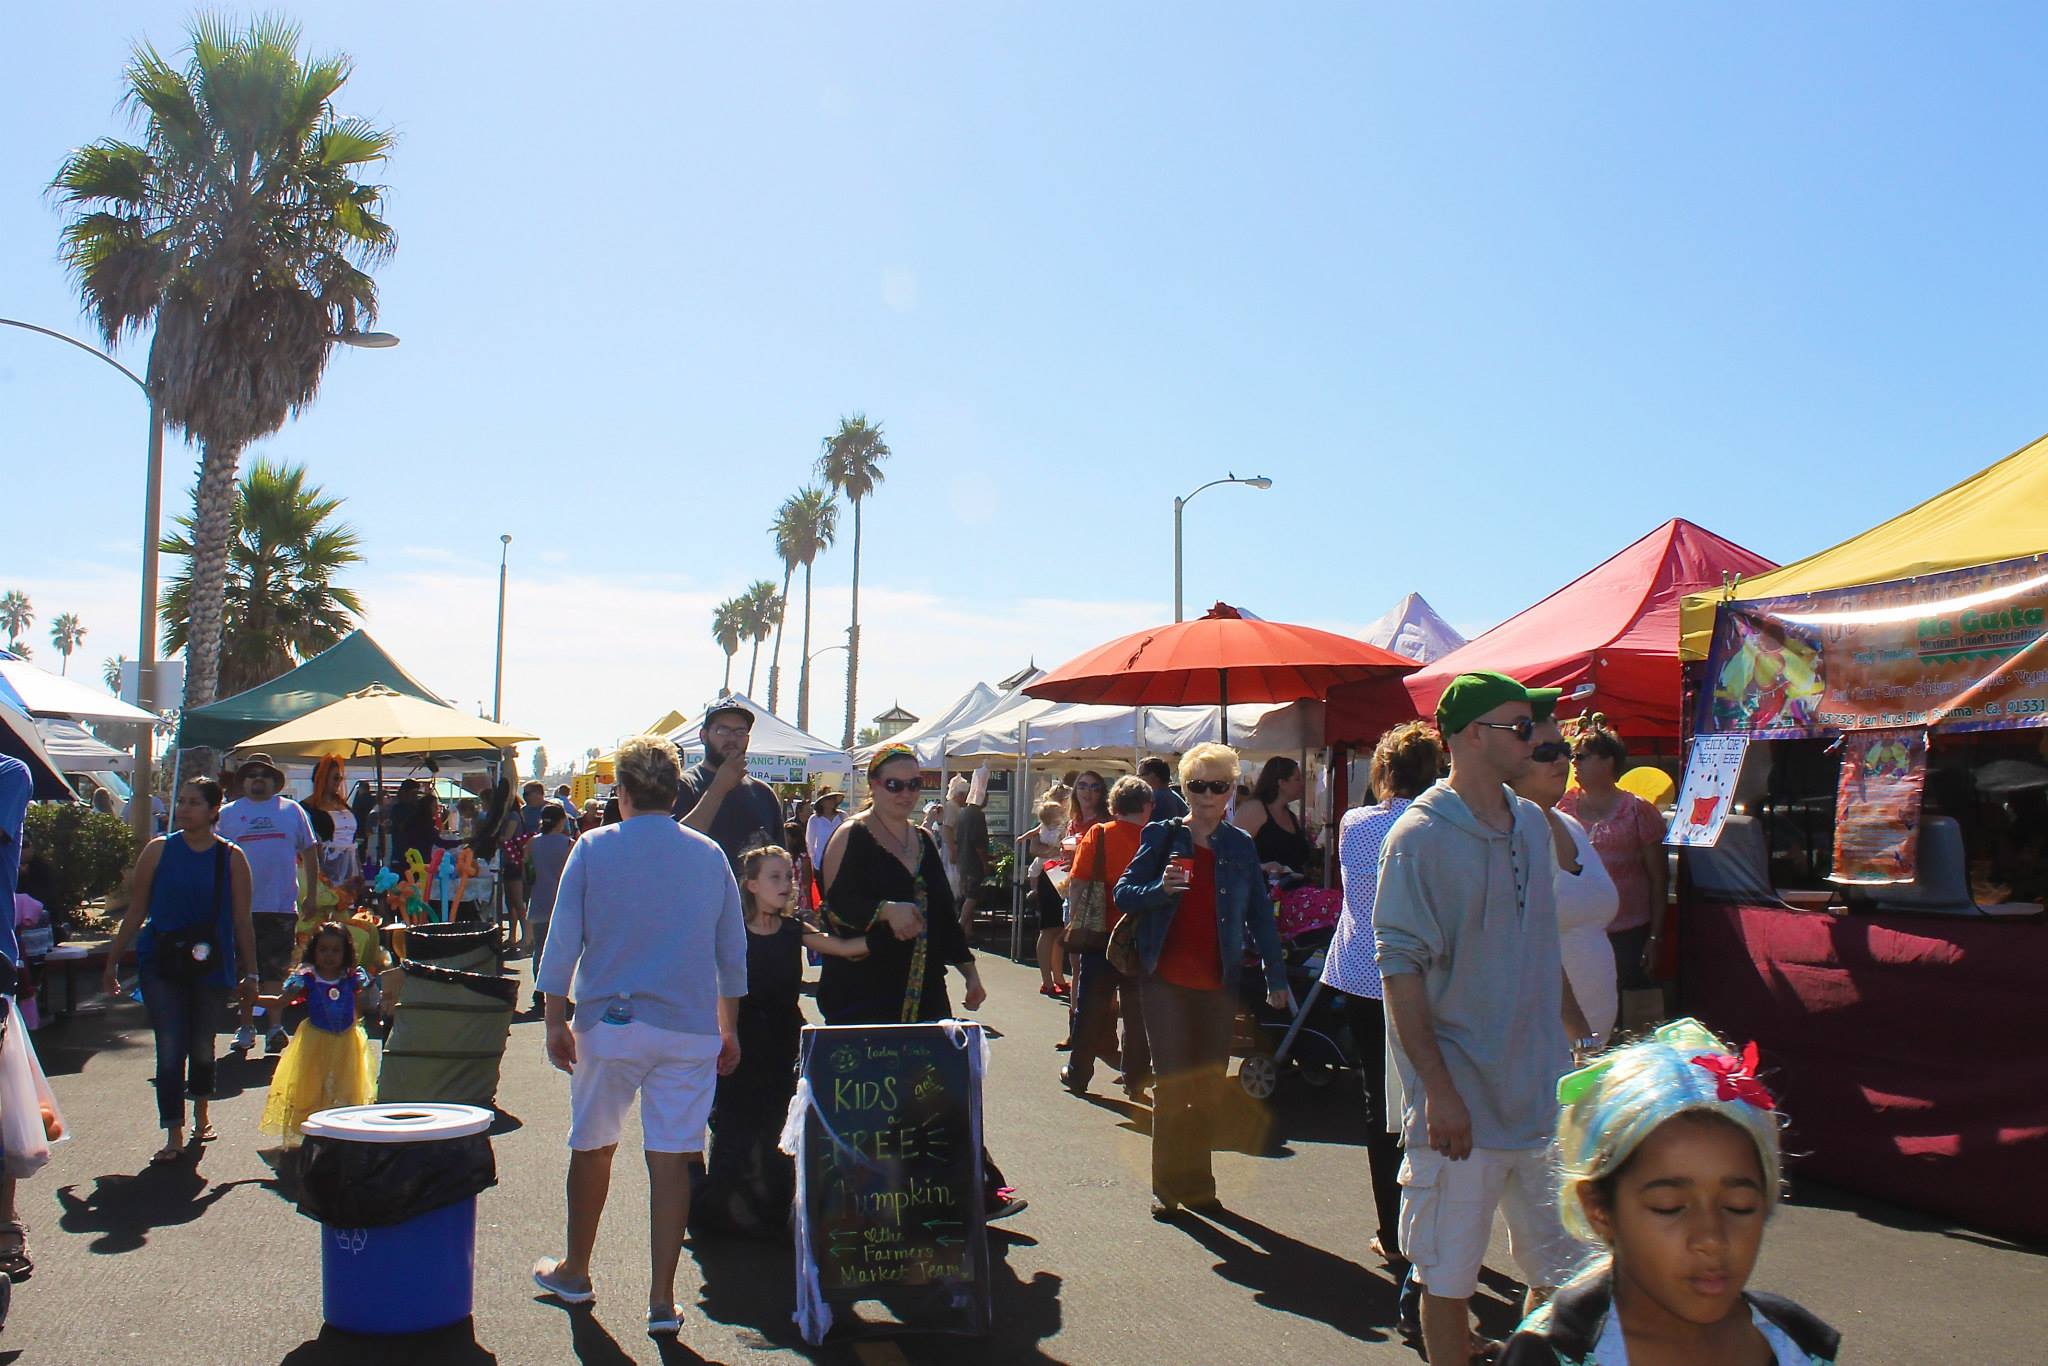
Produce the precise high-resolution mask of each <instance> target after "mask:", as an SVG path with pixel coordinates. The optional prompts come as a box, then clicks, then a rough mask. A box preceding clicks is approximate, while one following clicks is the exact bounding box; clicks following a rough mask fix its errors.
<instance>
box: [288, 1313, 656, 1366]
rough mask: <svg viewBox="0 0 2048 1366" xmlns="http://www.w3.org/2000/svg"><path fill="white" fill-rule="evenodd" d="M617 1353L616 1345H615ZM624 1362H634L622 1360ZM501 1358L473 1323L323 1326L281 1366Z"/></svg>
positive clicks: (446, 1365) (433, 1364)
mask: <svg viewBox="0 0 2048 1366" xmlns="http://www.w3.org/2000/svg"><path fill="white" fill-rule="evenodd" d="M613 1347H614V1350H616V1348H617V1344H616V1343H615V1344H613ZM620 1359H621V1360H630V1359H631V1358H627V1357H621V1358H620ZM497 1360H498V1358H497V1357H496V1356H495V1355H493V1354H492V1353H490V1352H488V1351H485V1350H484V1349H483V1348H482V1347H481V1346H479V1345H478V1344H477V1340H476V1324H475V1322H474V1321H473V1320H471V1319H463V1320H462V1321H461V1322H459V1323H451V1324H449V1325H448V1326H447V1327H446V1328H437V1329H435V1330H433V1331H432V1332H429V1333H403V1334H397V1335H394V1336H390V1337H385V1336H382V1335H378V1336H367V1335H364V1334H361V1333H349V1332H344V1331H343V1330H341V1329H339V1328H336V1327H334V1326H333V1325H332V1324H323V1325H322V1326H321V1329H320V1335H319V1336H318V1337H315V1338H311V1339H309V1340H307V1341H305V1342H302V1343H300V1344H299V1345H298V1346H297V1347H294V1348H292V1350H291V1351H289V1352H287V1353H285V1356H284V1360H283V1361H281V1362H279V1363H278V1366H366V1363H369V1362H376V1363H378V1366H497Z"/></svg>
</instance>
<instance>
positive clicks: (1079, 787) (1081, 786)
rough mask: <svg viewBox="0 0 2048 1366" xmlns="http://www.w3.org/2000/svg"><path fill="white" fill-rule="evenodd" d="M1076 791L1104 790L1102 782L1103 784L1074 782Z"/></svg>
mask: <svg viewBox="0 0 2048 1366" xmlns="http://www.w3.org/2000/svg"><path fill="white" fill-rule="evenodd" d="M1074 791H1076V792H1100V791H1102V784H1101V783H1075V784H1074Z"/></svg>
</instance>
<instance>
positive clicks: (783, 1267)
mask: <svg viewBox="0 0 2048 1366" xmlns="http://www.w3.org/2000/svg"><path fill="white" fill-rule="evenodd" d="M683 1252H684V1255H686V1256H688V1257H690V1258H691V1259H693V1260H694V1261H695V1262H696V1263H697V1275H698V1279H699V1281H700V1282H701V1284H702V1292H701V1293H702V1296H703V1300H702V1303H701V1304H700V1306H699V1308H698V1312H699V1313H701V1314H703V1316H704V1317H705V1318H707V1319H710V1320H711V1321H713V1322H714V1323H723V1324H728V1325H731V1326H734V1327H740V1328H750V1329H752V1330H753V1331H754V1333H755V1334H757V1335H758V1340H756V1341H753V1342H750V1343H748V1346H750V1347H754V1348H758V1349H762V1350H766V1349H770V1348H779V1349H781V1350H783V1351H787V1352H799V1353H802V1354H803V1355H804V1356H807V1357H809V1358H810V1359H812V1360H813V1361H816V1360H821V1359H823V1357H822V1354H821V1353H819V1352H818V1351H817V1350H816V1349H814V1348H811V1347H808V1346H806V1345H805V1343H804V1340H803V1338H802V1336H801V1335H799V1334H798V1332H797V1329H796V1321H795V1320H794V1319H793V1318H792V1317H791V1315H792V1314H793V1313H794V1312H795V1309H796V1286H795V1279H796V1273H795V1271H794V1269H793V1268H792V1266H791V1264H790V1255H791V1254H790V1245H789V1240H788V1238H787V1237H783V1238H776V1239H769V1238H744V1237H735V1236H730V1235H708V1236H707V1235H702V1234H698V1233H696V1232H694V1231H693V1232H692V1233H691V1234H690V1240H689V1241H688V1242H687V1243H685V1244H684V1245H683ZM687 1359H688V1358H685V1360H687Z"/></svg>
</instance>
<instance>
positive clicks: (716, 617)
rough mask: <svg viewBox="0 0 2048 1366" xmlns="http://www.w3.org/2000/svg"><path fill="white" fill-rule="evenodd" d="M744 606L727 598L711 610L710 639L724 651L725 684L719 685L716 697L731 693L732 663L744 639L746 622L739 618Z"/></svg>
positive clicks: (735, 600)
mask: <svg viewBox="0 0 2048 1366" xmlns="http://www.w3.org/2000/svg"><path fill="white" fill-rule="evenodd" d="M744 608H745V604H744V603H742V602H741V601H740V600H739V599H738V598H727V599H726V600H725V601H724V602H721V603H719V604H718V606H716V607H714V608H712V609H711V638H712V639H713V640H715V641H717V642H718V648H719V649H721V650H723V651H725V682H723V683H721V684H719V686H718V695H719V696H720V697H724V696H726V695H727V694H729V693H730V692H731V691H732V661H733V659H734V657H735V656H737V655H738V654H739V652H740V641H741V639H742V638H744V637H745V635H746V633H747V630H746V620H745V618H744V617H743V616H741V612H742V611H743V610H744Z"/></svg>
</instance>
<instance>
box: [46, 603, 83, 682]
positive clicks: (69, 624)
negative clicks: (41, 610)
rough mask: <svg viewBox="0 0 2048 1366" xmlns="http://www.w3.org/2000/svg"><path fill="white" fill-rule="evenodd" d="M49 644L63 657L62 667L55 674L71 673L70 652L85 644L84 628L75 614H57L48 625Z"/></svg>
mask: <svg viewBox="0 0 2048 1366" xmlns="http://www.w3.org/2000/svg"><path fill="white" fill-rule="evenodd" d="M50 643H51V644H52V645H54V646H56V647H57V653H58V654H60V655H63V656H64V667H63V668H61V669H59V670H58V671H57V672H58V673H62V674H68V673H70V672H71V652H72V651H73V650H75V649H77V648H78V647H79V646H80V645H82V644H84V643H85V627H84V626H82V625H81V624H80V623H79V620H78V614H77V613H76V612H59V613H58V614H57V618H56V620H54V621H52V622H51V623H50Z"/></svg>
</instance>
